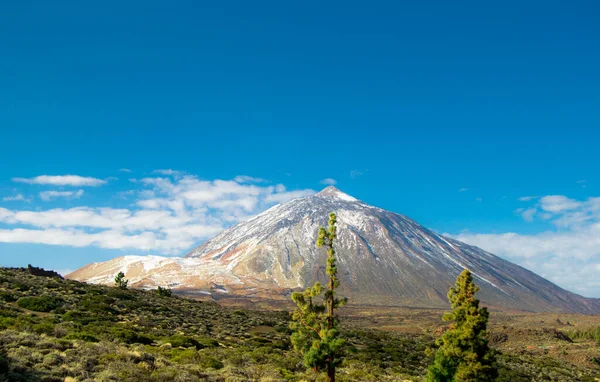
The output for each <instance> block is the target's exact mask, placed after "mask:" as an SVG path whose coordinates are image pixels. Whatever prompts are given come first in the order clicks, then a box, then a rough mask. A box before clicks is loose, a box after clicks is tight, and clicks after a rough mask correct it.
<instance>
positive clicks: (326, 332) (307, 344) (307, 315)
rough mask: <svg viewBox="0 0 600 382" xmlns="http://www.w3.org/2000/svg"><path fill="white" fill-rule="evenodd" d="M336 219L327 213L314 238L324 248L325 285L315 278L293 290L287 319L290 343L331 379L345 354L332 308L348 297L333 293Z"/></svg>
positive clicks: (336, 284)
mask: <svg viewBox="0 0 600 382" xmlns="http://www.w3.org/2000/svg"><path fill="white" fill-rule="evenodd" d="M336 221H337V219H336V215H335V213H331V214H329V224H328V227H327V229H325V228H323V227H321V228H320V229H319V234H318V237H317V242H316V245H317V247H318V248H320V247H325V248H327V275H328V276H329V282H328V285H327V287H326V289H324V288H323V286H322V285H321V284H320V283H319V282H317V283H315V284H314V285H313V286H312V287H311V288H307V289H306V290H305V291H304V292H303V293H301V292H294V293H293V294H292V300H293V301H294V302H295V303H296V309H295V310H294V312H293V313H292V322H291V323H290V329H292V331H293V333H292V336H291V340H292V344H293V345H294V349H295V350H296V351H298V352H300V353H301V354H302V355H303V356H304V364H305V365H306V366H307V367H310V368H312V369H313V370H315V371H321V372H326V373H327V380H328V381H330V382H334V381H335V369H336V368H337V367H338V366H339V365H340V364H341V362H342V359H343V358H344V355H345V343H344V340H343V339H342V338H341V337H340V331H339V318H338V316H337V315H336V313H335V312H336V309H337V308H339V307H340V306H342V305H344V304H345V303H346V302H347V301H348V300H347V299H346V298H343V299H339V298H337V297H336V295H335V289H337V288H338V287H339V286H340V281H339V279H338V276H337V265H336V258H335V248H334V242H335V240H336V238H337V232H336ZM321 296H322V297H321Z"/></svg>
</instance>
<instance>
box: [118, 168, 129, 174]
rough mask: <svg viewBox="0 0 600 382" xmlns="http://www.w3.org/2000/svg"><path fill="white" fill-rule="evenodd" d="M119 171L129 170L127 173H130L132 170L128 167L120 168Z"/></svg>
mask: <svg viewBox="0 0 600 382" xmlns="http://www.w3.org/2000/svg"><path fill="white" fill-rule="evenodd" d="M119 172H127V173H130V172H131V170H130V169H128V168H120V169H119Z"/></svg>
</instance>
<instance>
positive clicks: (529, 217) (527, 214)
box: [521, 208, 537, 222]
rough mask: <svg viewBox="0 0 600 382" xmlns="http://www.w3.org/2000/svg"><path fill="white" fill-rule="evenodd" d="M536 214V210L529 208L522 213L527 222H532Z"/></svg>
mask: <svg viewBox="0 0 600 382" xmlns="http://www.w3.org/2000/svg"><path fill="white" fill-rule="evenodd" d="M536 213H537V209H536V208H528V209H526V210H524V211H523V212H522V213H521V216H523V219H525V220H526V221H528V222H532V221H533V218H534V216H535V214H536Z"/></svg>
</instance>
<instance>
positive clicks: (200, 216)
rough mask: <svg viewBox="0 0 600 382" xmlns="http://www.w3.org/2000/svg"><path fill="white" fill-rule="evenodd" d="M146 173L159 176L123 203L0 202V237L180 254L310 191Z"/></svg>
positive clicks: (75, 181) (62, 179)
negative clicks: (17, 206) (46, 205)
mask: <svg viewBox="0 0 600 382" xmlns="http://www.w3.org/2000/svg"><path fill="white" fill-rule="evenodd" d="M154 174H160V175H161V176H151V177H147V178H142V179H136V180H135V182H132V184H133V185H135V186H136V189H135V190H130V191H127V192H120V193H118V195H116V197H119V198H125V199H128V198H133V200H132V204H131V205H130V206H129V207H128V208H113V207H92V206H78V207H73V208H53V209H45V210H43V209H42V210H14V209H8V208H4V207H0V242H5V243H38V244H48V245H64V246H72V247H86V246H96V247H100V248H110V249H130V250H140V251H145V252H152V253H159V254H164V255H180V254H182V253H183V251H186V250H188V249H190V248H191V247H192V246H194V245H197V244H198V243H199V242H200V241H202V240H205V239H207V238H210V237H212V236H214V235H215V234H217V233H218V232H220V231H221V230H223V229H225V228H227V227H228V226H230V225H232V224H235V223H237V222H240V221H242V220H246V219H249V218H251V217H252V216H254V215H256V214H257V213H259V212H261V211H263V210H264V209H266V208H268V207H270V206H272V205H274V204H277V203H284V202H287V201H289V200H291V199H294V198H297V197H302V196H307V195H311V194H313V193H314V191H313V190H309V189H305V190H292V191H288V190H287V189H286V187H285V186H283V185H281V184H278V185H274V186H271V185H257V183H263V182H264V181H263V180H262V179H259V178H252V177H247V176H240V177H236V179H234V180H201V179H200V178H198V177H197V176H193V175H185V174H183V173H181V172H178V171H174V170H160V171H158V172H154ZM165 174H166V175H165ZM163 175H164V176H163ZM17 179H19V180H15V181H22V178H17ZM94 179H95V178H83V177H78V176H72V175H66V176H54V177H36V178H32V179H28V180H27V181H22V182H24V183H29V184H53V185H57V184H61V185H67V184H68V185H70V186H74V185H80V186H83V185H88V186H91V185H99V183H98V182H97V181H98V179H95V180H94ZM81 195H83V190H78V191H54V190H52V191H44V192H42V193H40V198H41V199H43V200H54V199H57V198H69V199H76V198H78V197H80V196H81Z"/></svg>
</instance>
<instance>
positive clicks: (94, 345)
mask: <svg viewBox="0 0 600 382" xmlns="http://www.w3.org/2000/svg"><path fill="white" fill-rule="evenodd" d="M0 293H2V295H3V296H4V295H10V296H11V298H9V299H6V298H0V381H61V382H62V381H65V380H68V381H81V382H83V381H95V380H104V381H125V382H126V381H297V382H300V381H322V380H323V378H324V376H319V375H317V374H315V373H314V372H313V371H312V370H306V367H305V366H304V364H303V358H302V356H300V355H299V354H298V353H297V352H296V351H294V350H293V346H292V344H291V341H290V330H289V329H288V324H289V320H290V317H289V314H288V313H287V312H285V311H253V310H246V309H240V308H227V307H221V306H219V305H217V304H216V303H214V302H200V301H193V300H190V299H186V298H181V297H178V296H177V295H175V294H174V295H172V296H171V297H163V296H159V295H158V294H157V292H156V291H139V290H132V289H128V290H121V289H118V288H113V287H105V286H98V285H88V284H83V283H79V282H75V281H71V280H62V279H60V278H58V277H40V276H34V275H32V274H30V273H29V272H28V271H27V269H6V268H0ZM27 297H35V298H39V297H43V298H44V299H46V298H50V299H51V301H57V302H58V303H57V304H56V305H57V306H56V307H54V308H53V310H51V311H49V312H37V311H34V310H31V309H28V308H22V307H21V306H19V304H18V303H17V301H18V300H20V299H22V298H27ZM25 301H28V300H25ZM352 309H357V308H356V307H353V306H352V305H348V306H347V308H345V309H344V314H348V312H353V311H352ZM365 312H373V310H366V309H365V310H361V311H360V312H358V313H356V314H355V313H352V316H347V315H344V316H343V317H342V318H343V320H342V321H341V327H340V337H341V338H343V339H344V340H345V342H346V348H347V349H348V352H347V355H346V358H345V361H344V363H343V364H342V365H341V366H340V367H339V368H337V370H336V371H337V372H336V379H337V380H338V381H342V382H343V381H367V382H368V381H404V380H408V381H415V382H416V381H422V379H423V377H424V376H425V374H426V372H427V367H428V364H429V363H430V360H429V359H428V358H427V357H426V356H425V354H424V352H425V349H426V348H427V347H430V346H432V345H433V343H434V340H435V336H434V333H433V332H434V331H433V330H430V329H428V327H429V326H428V325H425V323H426V321H427V320H430V319H431V320H432V322H431V325H432V326H435V325H436V322H438V321H439V319H435V318H433V317H435V316H437V314H438V313H437V312H436V311H428V310H424V311H403V313H401V314H398V313H396V312H393V313H392V311H386V310H383V309H378V310H377V311H376V312H374V313H373V314H375V313H376V314H377V316H374V318H373V319H371V318H369V317H368V316H365V314H366V313H365ZM408 314H413V315H414V316H413V317H414V321H415V322H416V323H418V325H422V324H423V325H422V326H421V327H422V329H415V330H412V331H407V330H406V329H409V327H403V328H402V329H399V330H396V329H393V330H392V329H391V324H389V323H388V321H386V320H390V321H389V322H390V323H391V322H397V321H395V320H398V319H399V318H398V317H400V316H402V317H403V318H402V319H405V320H408V319H409V316H408ZM430 317H431V318H430ZM511 317H512V316H511ZM524 319H527V320H530V321H531V323H532V327H538V326H540V325H544V324H542V323H540V319H539V318H538V316H531V317H529V316H525V318H524ZM568 319H569V321H570V322H572V323H574V325H575V326H574V327H576V328H578V329H581V330H583V327H580V326H577V325H578V323H577V319H576V317H568ZM549 321H552V320H549ZM383 324H385V325H386V326H389V327H388V328H386V330H385V331H384V330H379V329H375V328H378V327H383V326H384V325H383ZM553 324H554V323H553ZM403 325H405V326H406V325H409V326H410V325H412V324H411V323H406V324H403ZM568 328H572V327H568ZM504 333H506V334H507V336H508V339H504V337H503V336H502V335H503V334H504ZM493 334H494V336H492V337H493V338H496V340H495V341H496V342H494V341H492V342H491V343H492V345H494V344H496V345H494V346H499V347H500V348H501V350H502V351H501V352H500V353H499V355H498V365H499V379H498V380H499V381H511V382H521V381H523V382H525V381H565V382H566V381H569V382H570V381H589V382H593V381H594V378H597V377H600V365H598V364H597V363H594V359H599V358H600V347H599V345H597V344H595V342H594V341H591V340H585V339H574V340H575V341H576V342H575V343H572V342H569V341H568V340H566V338H568V337H566V335H564V336H563V334H564V333H563V332H561V331H556V330H554V329H552V330H542V329H520V328H514V329H513V328H511V327H508V328H506V329H503V328H502V327H501V326H499V325H496V326H495V327H494V328H493ZM532 344H535V347H532V348H531V349H529V347H530V345H532ZM542 345H544V346H542ZM545 345H548V347H547V348H546V347H545ZM546 352H547V354H546ZM564 352H566V353H567V354H566V355H564Z"/></svg>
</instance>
